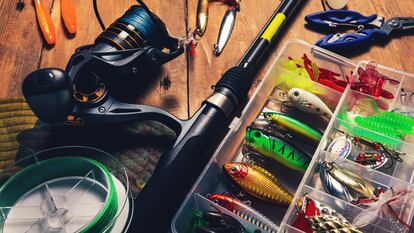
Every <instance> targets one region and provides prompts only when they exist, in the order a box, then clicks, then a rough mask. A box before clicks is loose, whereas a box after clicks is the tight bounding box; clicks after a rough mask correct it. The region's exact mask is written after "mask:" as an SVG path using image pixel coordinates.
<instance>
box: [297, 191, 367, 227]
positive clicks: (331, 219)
mask: <svg viewBox="0 0 414 233" xmlns="http://www.w3.org/2000/svg"><path fill="white" fill-rule="evenodd" d="M292 226H293V227H295V228H297V229H299V230H302V231H304V232H306V233H320V232H325V233H331V232H348V233H362V231H360V230H359V229H357V228H356V227H355V226H353V225H352V224H351V223H350V222H349V221H348V220H347V219H346V218H345V217H344V216H342V215H341V214H340V213H338V212H337V211H336V210H335V209H333V208H332V207H330V206H328V205H326V204H323V203H321V202H319V201H316V200H314V199H312V198H310V197H309V194H305V195H304V196H303V198H302V200H301V202H300V208H299V209H298V213H297V216H296V218H295V220H294V222H293V224H292Z"/></svg>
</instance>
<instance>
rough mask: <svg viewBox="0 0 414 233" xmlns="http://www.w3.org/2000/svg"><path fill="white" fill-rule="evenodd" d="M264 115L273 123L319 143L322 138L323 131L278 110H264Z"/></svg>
mask: <svg viewBox="0 0 414 233" xmlns="http://www.w3.org/2000/svg"><path fill="white" fill-rule="evenodd" d="M263 116H264V117H265V118H266V119H267V120H269V121H270V122H271V123H272V124H275V125H276V126H280V127H282V128H283V129H285V130H288V131H291V132H292V133H296V134H298V135H300V136H302V137H304V138H306V139H309V140H311V141H313V142H315V143H319V141H320V140H321V139H322V136H323V135H322V134H321V132H319V131H318V130H316V129H314V128H313V127H312V126H310V125H308V124H305V123H303V122H301V121H299V120H297V119H295V118H292V117H290V116H287V115H285V114H282V113H277V112H264V113H263Z"/></svg>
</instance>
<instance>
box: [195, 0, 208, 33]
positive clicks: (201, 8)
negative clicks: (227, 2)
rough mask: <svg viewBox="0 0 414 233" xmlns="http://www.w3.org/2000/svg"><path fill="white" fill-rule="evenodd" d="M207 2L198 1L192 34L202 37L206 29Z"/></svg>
mask: <svg viewBox="0 0 414 233" xmlns="http://www.w3.org/2000/svg"><path fill="white" fill-rule="evenodd" d="M208 8H209V0H198V5H197V22H196V29H195V31H194V34H195V35H197V36H199V37H202V36H203V35H204V33H205V32H206V29H207V20H208Z"/></svg>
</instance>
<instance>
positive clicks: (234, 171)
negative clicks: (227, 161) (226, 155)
mask: <svg viewBox="0 0 414 233" xmlns="http://www.w3.org/2000/svg"><path fill="white" fill-rule="evenodd" d="M229 171H230V173H231V174H234V173H236V172H237V168H236V167H232V168H230V170H229Z"/></svg>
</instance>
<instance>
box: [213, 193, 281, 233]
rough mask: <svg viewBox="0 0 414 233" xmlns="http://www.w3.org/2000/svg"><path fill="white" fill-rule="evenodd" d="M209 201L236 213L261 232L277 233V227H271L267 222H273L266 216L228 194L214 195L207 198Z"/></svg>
mask: <svg viewBox="0 0 414 233" xmlns="http://www.w3.org/2000/svg"><path fill="white" fill-rule="evenodd" d="M207 198H208V199H209V200H211V201H213V202H215V203H217V204H218V205H220V206H222V207H224V208H226V209H227V210H229V211H231V212H233V213H235V214H236V215H237V216H239V217H241V218H243V219H244V220H246V221H248V222H250V223H252V224H253V225H255V226H257V227H259V228H260V230H262V231H264V232H269V233H276V232H277V227H275V226H271V225H269V224H268V223H266V222H272V221H270V220H269V219H267V218H266V217H265V216H263V215H262V214H260V213H259V212H257V210H255V209H253V208H251V207H250V206H249V205H248V204H246V203H245V202H242V201H240V200H238V199H236V198H234V197H231V196H229V195H226V194H213V195H209V196H208V197H207Z"/></svg>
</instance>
